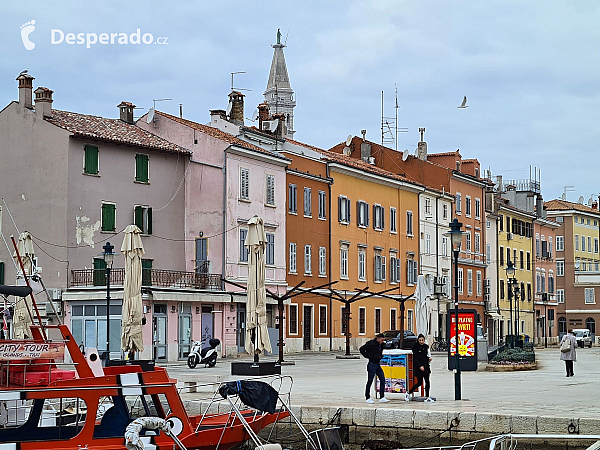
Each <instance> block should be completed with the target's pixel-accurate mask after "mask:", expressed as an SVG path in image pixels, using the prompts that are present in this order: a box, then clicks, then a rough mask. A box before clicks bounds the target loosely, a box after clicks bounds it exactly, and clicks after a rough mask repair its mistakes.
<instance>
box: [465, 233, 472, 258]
mask: <svg viewBox="0 0 600 450" xmlns="http://www.w3.org/2000/svg"><path fill="white" fill-rule="evenodd" d="M465 242H466V246H465V249H466V250H467V252H468V253H470V252H471V230H467V231H466V232H465Z"/></svg>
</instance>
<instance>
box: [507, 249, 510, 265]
mask: <svg viewBox="0 0 600 450" xmlns="http://www.w3.org/2000/svg"><path fill="white" fill-rule="evenodd" d="M509 262H510V248H507V249H506V264H508V263H509Z"/></svg>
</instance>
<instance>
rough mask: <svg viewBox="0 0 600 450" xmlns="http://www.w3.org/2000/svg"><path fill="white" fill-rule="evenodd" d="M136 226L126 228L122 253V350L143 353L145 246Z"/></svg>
mask: <svg viewBox="0 0 600 450" xmlns="http://www.w3.org/2000/svg"><path fill="white" fill-rule="evenodd" d="M141 232H142V231H141V230H140V229H139V228H138V227H137V226H135V225H129V226H128V227H127V228H125V239H123V245H121V253H123V254H124V255H125V284H124V286H123V318H122V327H121V349H123V351H125V352H128V353H130V352H135V351H138V352H141V351H142V350H143V349H144V342H143V340H142V291H141V289H142V256H143V255H144V246H143V245H142V238H141V236H140V233H141Z"/></svg>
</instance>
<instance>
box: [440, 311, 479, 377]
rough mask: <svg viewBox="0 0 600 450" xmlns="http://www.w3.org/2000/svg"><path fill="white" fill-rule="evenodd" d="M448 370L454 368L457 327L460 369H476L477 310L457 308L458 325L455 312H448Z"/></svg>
mask: <svg viewBox="0 0 600 450" xmlns="http://www.w3.org/2000/svg"><path fill="white" fill-rule="evenodd" d="M447 317H448V321H447V327H446V329H447V330H448V334H449V336H448V342H450V345H449V347H448V370H454V366H455V361H456V359H455V356H456V343H457V339H456V330H457V328H458V357H459V359H460V370H461V371H462V370H469V371H474V370H477V311H475V310H474V309H459V310H458V327H457V326H456V314H448V316H447Z"/></svg>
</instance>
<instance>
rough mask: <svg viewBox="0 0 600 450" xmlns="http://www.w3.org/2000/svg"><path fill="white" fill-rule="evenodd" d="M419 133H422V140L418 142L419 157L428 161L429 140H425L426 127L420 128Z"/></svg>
mask: <svg viewBox="0 0 600 450" xmlns="http://www.w3.org/2000/svg"><path fill="white" fill-rule="evenodd" d="M419 133H421V140H420V141H419V143H418V144H417V158H419V159H420V160H421V161H427V142H425V141H424V140H423V134H424V133H425V128H419Z"/></svg>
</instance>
